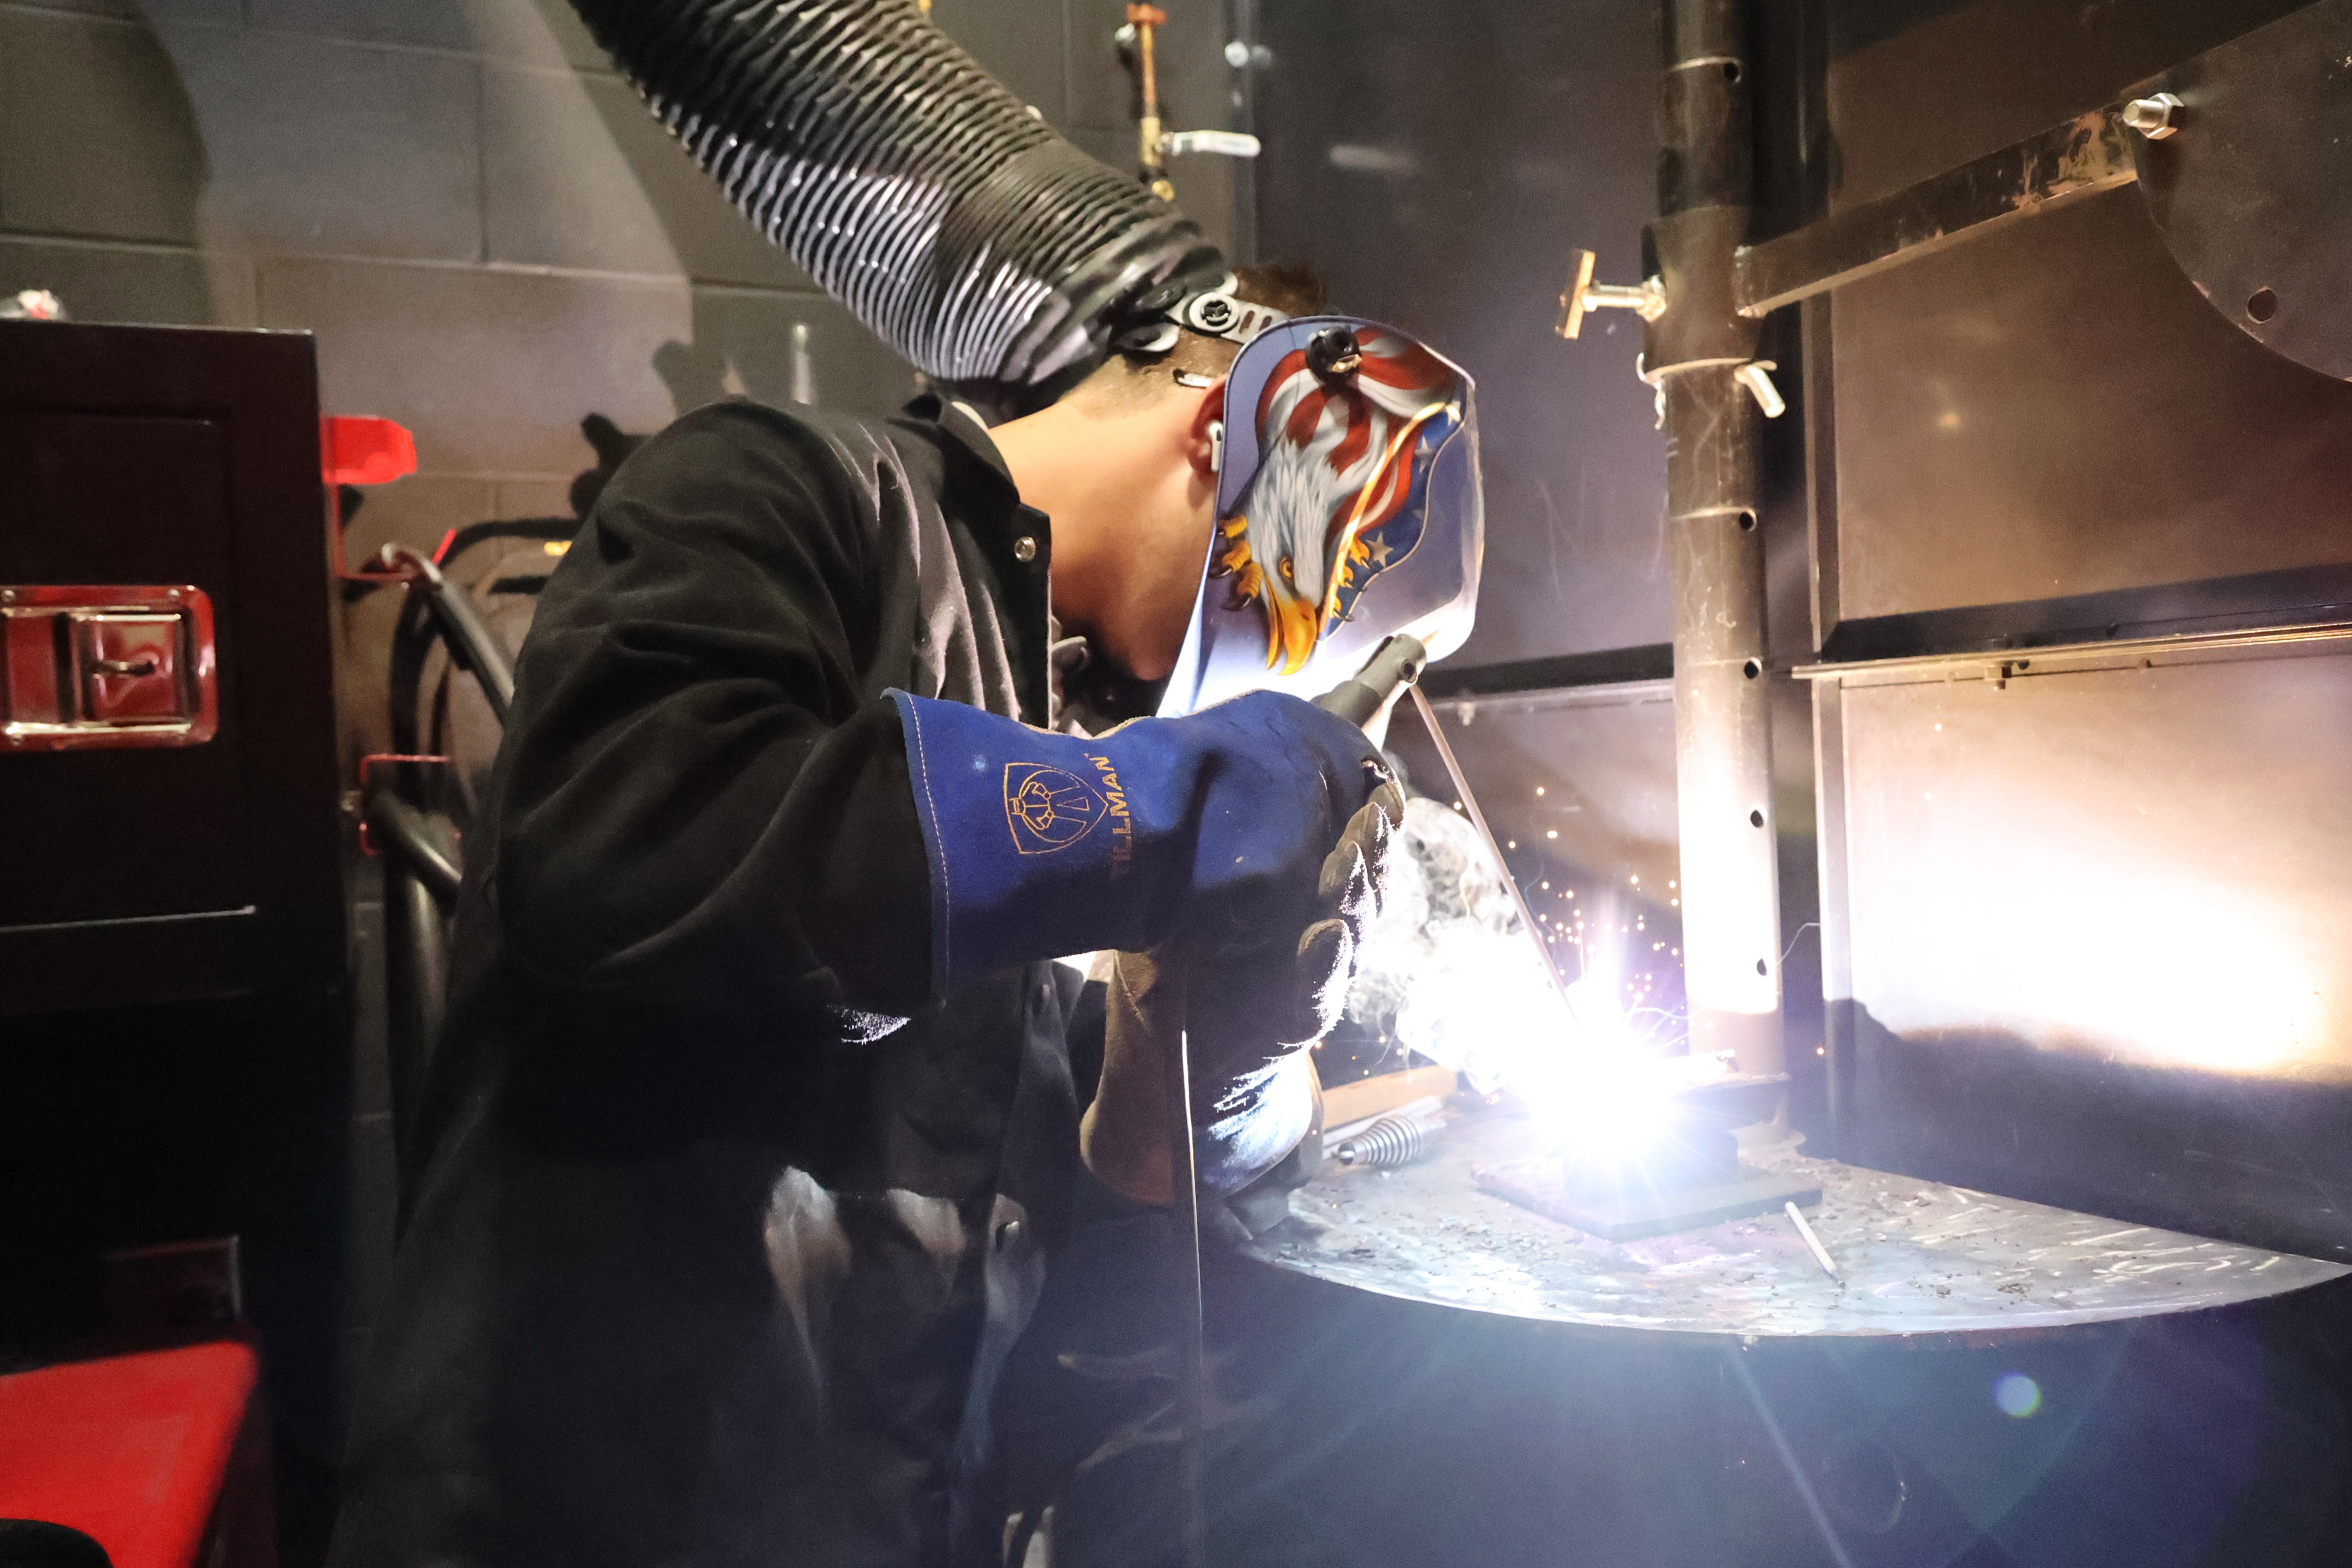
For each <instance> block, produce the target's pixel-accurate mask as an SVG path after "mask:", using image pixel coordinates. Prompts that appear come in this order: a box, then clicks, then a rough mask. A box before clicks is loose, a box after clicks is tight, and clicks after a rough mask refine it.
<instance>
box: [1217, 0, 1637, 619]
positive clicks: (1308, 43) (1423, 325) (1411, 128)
mask: <svg viewBox="0 0 2352 1568" xmlns="http://www.w3.org/2000/svg"><path fill="white" fill-rule="evenodd" d="M1256 9H1257V19H1258V27H1259V39H1260V42H1261V43H1262V44H1263V45H1264V46H1265V48H1266V49H1267V50H1268V51H1269V53H1270V58H1269V60H1268V63H1267V64H1266V65H1265V68H1263V69H1262V70H1260V71H1258V72H1255V73H1254V74H1255V78H1256V80H1255V93H1256V103H1255V115H1256V127H1255V128H1256V130H1257V132H1258V133H1259V134H1260V135H1261V136H1262V137H1263V138H1264V139H1265V153H1264V154H1263V155H1262V156H1261V157H1260V158H1259V160H1258V167H1257V170H1256V175H1255V178H1256V182H1257V189H1258V225H1259V235H1260V239H1259V245H1258V250H1259V253H1260V254H1261V255H1262V256H1265V257H1268V258H1279V257H1297V258H1304V259H1306V260H1308V261H1311V262H1313V263H1314V264H1315V265H1317V266H1318V267H1319V268H1322V269H1323V271H1324V272H1325V274H1326V276H1327V277H1328V279H1329V280H1330V283H1331V287H1332V298H1333V300H1334V302H1335V303H1336V304H1338V305H1339V307H1340V308H1343V309H1346V310H1354V311H1360V312H1362V313H1364V314H1366V315H1370V316H1372V317H1375V318H1378V319H1381V320H1385V321H1394V322H1396V323H1397V324H1398V325H1399V326H1402V327H1404V328H1407V329H1409V330H1411V331H1415V332H1418V333H1420V334H1422V335H1423V336H1424V337H1426V338H1427V339H1428V341H1429V342H1432V343H1433V344H1436V345H1437V346H1439V347H1440V348H1442V349H1444V351H1445V353H1448V354H1449V355H1451V356H1453V357H1454V358H1455V359H1457V360H1459V361H1461V362H1462V363H1464V364H1465V365H1466V366H1468V367H1469V369H1470V371H1471V372H1472V374H1475V376H1476V377H1477V378H1478V395H1479V419H1480V425H1481V439H1482V443H1483V453H1482V456H1483V459H1484V466H1485V469H1486V515H1487V546H1486V587H1485V591H1484V593H1483V595H1482V596H1481V600H1480V605H1479V616H1478V628H1477V632H1476V634H1475V636H1474V637H1473V638H1472V639H1471V641H1470V643H1469V645H1468V646H1467V647H1466V648H1465V650H1464V651H1463V653H1462V654H1461V655H1460V658H1459V661H1460V662H1461V663H1464V664H1483V663H1488V662H1494V661H1499V660H1507V659H1521V658H1543V657H1547V656H1551V655H1557V654H1564V653H1578V652H1585V651H1590V650H1593V649H1600V648H1614V647H1630V646H1634V645H1639V644H1645V643H1656V642H1662V641H1664V640H1665V638H1666V637H1667V635H1668V633H1669V631H1670V629H1671V627H1672V625H1673V614H1672V610H1671V608H1670V606H1669V605H1668V602H1667V562H1666V553H1665V536H1664V529H1663V528H1662V526H1661V521H1660V517H1661V501H1662V496H1663V492H1664V482H1663V481H1664V467H1665V450H1664V445H1663V443H1662V442H1661V440H1660V438H1659V437H1658V436H1657V434H1656V433H1655V432H1654V430H1653V429H1652V414H1651V406H1650V397H1649V395H1648V394H1647V392H1646V391H1645V390H1644V389H1643V387H1642V386H1641V385H1640V384H1638V383H1637V382H1635V380H1634V379H1633V356H1634V353H1635V351H1636V349H1637V348H1638V347H1639V342H1640V336H1641V332H1640V329H1641V323H1640V322H1639V321H1636V320H1634V319H1633V317H1632V316H1631V314H1630V313H1628V312H1624V311H1608V312H1604V313H1603V314H1602V315H1601V316H1600V317H1598V318H1596V319H1595V320H1593V321H1591V323H1589V324H1588V326H1587V327H1586V329H1585V335H1584V337H1583V339H1582V340H1581V341H1580V342H1576V343H1565V342H1560V341H1559V339H1557V338H1556V337H1554V336H1552V334H1551V324H1552V320H1553V317H1554V315H1555V313H1556V311H1557V309H1558V297H1559V289H1560V286H1561V284H1562V282H1563V281H1565V279H1566V278H1567V274H1568V268H1569V266H1570V253H1571V251H1572V249H1573V248H1574V247H1578V246H1586V247H1592V248H1594V249H1597V250H1598V251H1599V252H1600V253H1601V256H1600V270H1601V276H1602V277H1606V278H1630V277H1634V276H1637V275H1638V274H1639V271H1640V266H1639V263H1640V252H1639V244H1638V240H1639V236H1640V233H1641V229H1642V226H1643V224H1644V223H1646V222H1647V221H1648V220H1649V218H1650V216H1651V215H1652V213H1653V212H1654V203H1655V188H1654V178H1653V171H1654V168H1655V166H1656V147H1657V143H1656V118H1657V110H1656V94H1657V79H1658V78H1657V58H1656V51H1657V34H1656V22H1655V18H1654V15H1653V12H1652V9H1651V8H1650V7H1649V6H1647V5H1629V4H1624V3H1622V0H1575V3H1574V4H1570V5H1558V6H1538V7H1533V8H1530V7H1528V6H1524V5H1504V4H1501V3H1499V0H1464V3H1462V4H1457V5H1443V6H1429V5H1408V4H1404V3H1402V0H1370V3H1343V0H1260V4H1259V5H1257V7H1256Z"/></svg>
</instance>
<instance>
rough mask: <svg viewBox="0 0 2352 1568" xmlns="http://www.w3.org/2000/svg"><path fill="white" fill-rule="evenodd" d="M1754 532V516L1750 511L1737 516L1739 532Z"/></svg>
mask: <svg viewBox="0 0 2352 1568" xmlns="http://www.w3.org/2000/svg"><path fill="white" fill-rule="evenodd" d="M1739 531H1740V532H1742V533H1753V532H1754V531H1756V514H1755V513H1754V512H1752V511H1743V512H1741V513H1740V514H1739Z"/></svg>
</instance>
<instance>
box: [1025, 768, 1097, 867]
mask: <svg viewBox="0 0 2352 1568" xmlns="http://www.w3.org/2000/svg"><path fill="white" fill-rule="evenodd" d="M1109 810H1110V803H1109V802H1108V801H1107V800H1105V799H1104V798H1103V797H1102V795H1101V794H1100V792H1098V791H1097V790H1096V788H1095V787H1094V786H1093V785H1092V784H1088V783H1087V781H1086V780H1084V779H1082V778H1080V777H1079V776H1078V775H1077V774H1076V773H1066V772H1064V771H1063V770H1062V769H1060V768H1049V767H1047V766H1045V764H1044V763H1006V764H1005V768H1004V820H1005V822H1006V824H1007V825H1008V826H1011V827H1012V829H1013V848H1014V850H1016V851H1017V852H1019V853H1020V854H1023V855H1050V854H1052V853H1053V852H1054V851H1055V850H1056V849H1067V848H1068V847H1070V846H1071V845H1073V844H1076V842H1077V841H1078V840H1079V839H1081V838H1084V837H1086V836H1087V834H1088V833H1090V832H1092V831H1093V830H1094V826H1095V824H1096V823H1097V822H1100V821H1101V820H1102V819H1103V817H1104V816H1105V815H1106V814H1108V811H1109Z"/></svg>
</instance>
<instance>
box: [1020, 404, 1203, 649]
mask: <svg viewBox="0 0 2352 1568" xmlns="http://www.w3.org/2000/svg"><path fill="white" fill-rule="evenodd" d="M1168 401H1169V402H1171V403H1175V402H1178V401H1181V400H1177V399H1170V400H1168ZM1184 429H1185V426H1184V424H1183V422H1182V416H1181V411H1180V410H1176V409H1172V408H1171V409H1166V410H1162V409H1160V408H1159V407H1157V406H1154V407H1148V408H1145V409H1141V410H1138V411H1136V412H1135V413H1132V414H1124V415H1119V416H1110V417H1104V416H1098V415H1096V416H1090V415H1086V414H1081V413H1078V412H1076V410H1073V409H1071V408H1069V407H1068V406H1067V405H1060V404H1057V405H1055V406H1054V407H1051V408H1047V409H1045V410H1044V411H1043V412H1041V413H1037V414H1033V415H1030V416H1028V417H1026V418H1024V419H1016V420H1013V422H1012V423H1010V424H1007V425H1003V426H998V427H997V428H996V429H995V430H992V431H991V432H990V435H991V436H992V437H993V438H994V440H995V442H996V448H997V452H998V454H999V455H1000V456H1001V457H1003V459H1004V466H1005V468H1006V469H1007V470H1008V471H1009V472H1010V473H1011V474H1012V476H1013V484H1014V485H1015V486H1016V487H1017V488H1018V489H1019V490H1020V492H1021V499H1022V500H1024V501H1025V502H1027V503H1028V504H1029V505H1031V506H1033V507H1035V508H1036V509H1037V510H1040V511H1042V512H1044V513H1045V515H1046V516H1047V517H1049V518H1050V519H1052V520H1053V539H1054V574H1053V595H1054V614H1055V617H1056V618H1058V619H1059V620H1060V621H1061V623H1062V625H1063V626H1064V628H1065V629H1066V630H1068V631H1071V632H1075V633H1078V634H1082V635H1084V636H1085V637H1087V640H1088V641H1089V642H1090V643H1092V644H1093V646H1094V647H1095V648H1096V650H1097V652H1098V653H1100V654H1101V655H1102V656H1103V657H1105V658H1108V659H1109V660H1110V661H1111V663H1112V664H1113V665H1114V666H1115V667H1117V668H1119V669H1120V670H1122V671H1124V672H1125V673H1127V674H1129V675H1131V676H1134V677H1136V678H1137V679H1142V680H1158V679H1161V678H1162V677H1164V676H1166V675H1167V674H1168V673H1169V671H1170V670H1171V669H1173V668H1175V663H1176V655H1177V653H1178V651H1179V650H1180V649H1181V647H1182V645H1183V638H1184V629H1185V626H1186V625H1187V624H1188V623H1189V621H1190V620H1191V616H1192V599H1193V596H1194V593H1195V591H1196V589H1197V588H1198V585H1199V582H1200V574H1201V563H1202V559H1203V557H1204V554H1205V552H1206V551H1207V549H1208V542H1209V531H1210V517H1209V513H1210V510H1211V508H1212V504H1213V494H1212V492H1211V491H1210V490H1209V489H1207V488H1206V486H1205V485H1204V484H1203V483H1202V479H1201V476H1200V475H1199V474H1198V473H1197V472H1196V469H1195V466H1194V465H1193V463H1192V461H1191V459H1190V457H1189V456H1188V448H1187V446H1186V444H1185V441H1184V438H1183V435H1184Z"/></svg>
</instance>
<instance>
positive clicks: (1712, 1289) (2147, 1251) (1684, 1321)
mask: <svg viewBox="0 0 2352 1568" xmlns="http://www.w3.org/2000/svg"><path fill="white" fill-rule="evenodd" d="M1541 1151H1542V1142H1541V1139H1540V1136H1539V1133H1538V1129H1537V1128H1536V1127H1535V1125H1534V1124H1533V1123H1531V1122H1529V1121H1528V1120H1527V1119H1525V1118H1524V1117H1518V1116H1512V1115H1507V1114H1505V1113H1503V1112H1500V1111H1487V1112H1484V1113H1474V1114H1473V1115H1471V1116H1469V1117H1465V1118H1456V1119H1455V1121H1454V1122H1453V1124H1452V1125H1451V1126H1449V1127H1448V1128H1447V1130H1446V1131H1445V1132H1444V1134H1442V1135H1441V1136H1440V1138H1439V1139H1438V1141H1437V1146H1436V1150H1435V1152H1433V1154H1432V1155H1430V1156H1429V1157H1428V1158H1426V1159H1424V1160H1423V1161H1422V1162H1421V1163H1418V1164H1414V1165H1410V1166H1407V1167H1405V1168H1404V1169H1402V1170H1398V1171H1392V1172H1373V1171H1360V1170H1350V1169H1348V1168H1346V1167H1342V1166H1339V1165H1336V1164H1331V1165H1327V1166H1326V1167H1325V1168H1324V1171H1323V1173H1322V1174H1321V1175H1319V1176H1318V1178H1317V1179H1316V1180H1315V1181H1314V1182H1313V1183H1311V1184H1308V1185H1307V1187H1305V1188H1304V1189H1302V1190H1301V1191H1299V1192H1297V1193H1295V1194H1292V1198H1291V1209H1292V1215H1293V1217H1292V1218H1291V1219H1290V1220H1289V1221H1288V1222H1286V1223H1285V1224H1284V1225H1282V1226H1278V1227H1277V1228H1276V1229H1275V1230H1274V1231H1272V1232H1270V1233H1268V1234H1267V1235H1266V1236H1265V1237H1263V1238H1261V1239H1260V1240H1259V1241H1258V1242H1257V1243H1255V1245H1254V1247H1251V1248H1250V1249H1249V1250H1250V1252H1251V1254H1252V1256H1254V1257H1255V1258H1258V1259H1259V1260H1261V1261H1263V1262H1265V1263H1268V1264H1272V1265H1274V1266H1275V1267H1276V1268H1283V1269H1287V1270H1291V1271H1294V1272H1296V1273H1299V1274H1305V1275H1308V1276H1311V1277H1314V1278H1317V1279H1326V1280H1330V1281H1332V1282H1335V1283H1338V1284H1342V1285H1348V1286H1352V1287H1355V1288H1358V1289H1364V1290H1370V1291H1374V1292H1377V1293H1379V1294H1381V1295H1385V1296H1392V1297H1398V1298H1402V1299H1404V1300H1413V1301H1421V1302H1426V1303H1429V1304H1433V1305H1438V1306H1447V1307H1458V1308H1466V1309H1470V1310H1476V1311H1482V1312H1492V1313H1498V1314H1502V1315H1505V1316H1509V1317H1517V1318H1527V1319H1536V1320H1543V1321H1558V1322H1570V1323H1583V1324H1589V1325H1593V1326H1598V1327H1615V1328H1641V1329H1653V1330H1662V1331H1675V1332H1687V1333H1712V1334H1738V1335H1745V1336H1754V1337H1758V1338H1766V1337H1796V1336H1806V1335H1880V1334H1910V1335H1916V1334H1958V1333H1969V1334H1974V1333H1982V1332H1985V1331H2013V1330H2020V1329H2042V1328H2057V1327H2063V1326H2067V1325H2073V1324H2079V1323H2088V1322H2097V1321H2113V1320H2117V1319H2126V1318H2137V1317H2147V1316H2151V1315H2155V1314H2158V1313H2174V1312H2184V1311H2200V1310H2206V1309H2210V1308H2216V1307H2225V1306H2231V1305H2233V1304H2236V1303H2240V1302H2245V1301H2252V1300H2259V1299H2262V1298H2264V1297H2268V1296H2275V1295H2279V1294H2283V1293H2284V1292H2286V1291H2290V1290H2294V1289H2301V1288H2303V1287H2305V1286H2309V1285H2316V1284H2319V1283H2322V1282H2324V1281H2326V1280H2330V1279H2337V1278H2340V1277H2341V1276H2343V1275H2344V1274H2346V1273H2347V1272H2352V1270H2347V1268H2346V1267H2345V1266H2343V1265H2340V1264H2335V1263H2327V1262H2323V1261H2320V1260H2318V1259H2316V1258H2302V1257H2297V1256H2294V1255H2293V1254H2289V1253H2278V1252H2269V1251H2264V1250H2263V1249H2261V1248H2257V1247H2239V1246H2233V1245H2231V1244H2230V1243H2227V1242H2221V1241H2212V1240H2208V1239H2206V1238H2204V1237H2195V1236H2186V1235H2182V1234H2180V1233H2179V1232H2176V1231H2168V1230H2158V1229H2153V1228H2150V1227H2148V1226H2136V1225H2129V1224H2126V1223H2124V1222H2122V1221H2118V1220H2115V1219H2110V1218H2103V1217H2100V1216H2098V1215H2085V1214H2075V1213H2073V1212H2071V1211H2069V1210H2065V1209H2056V1208H2049V1207H2045V1206H2043V1205H2040V1204H2031V1203H2023V1202H2020V1201H2019V1200H2017V1199H2014V1198H2003V1197H1996V1196H1993V1195H1991V1194H1986V1193H1979V1192H1970V1191H1966V1190H1963V1189H1961V1188H1958V1187H1952V1186H1947V1185H1945V1184H1941V1183H1937V1182H1926V1181H1920V1180H1918V1179H1916V1178H1914V1177H1909V1176H1898V1175H1893V1174H1890V1173H1886V1172H1883V1171H1871V1170H1864V1169H1862V1168H1860V1167H1858V1166H1853V1165H1845V1164H1841V1163H1837V1162H1835V1161H1831V1160H1814V1159H1808V1158H1806V1157H1805V1156H1804V1155H1803V1154H1802V1153H1801V1152H1797V1151H1794V1150H1788V1151H1782V1152H1772V1153H1767V1154H1763V1155H1760V1156H1750V1163H1755V1164H1759V1165H1763V1166H1766V1167H1769V1168H1772V1169H1787V1170H1801V1171H1802V1172H1804V1173H1807V1174H1809V1175H1811V1176H1812V1177H1814V1178H1817V1179H1818V1180H1819V1181H1820V1183H1821V1184H1822V1202H1821V1203H1820V1205H1818V1206H1816V1207H1814V1208H1812V1209H1810V1210H1808V1211H1807V1213H1806V1218H1807V1220H1808V1221H1809V1222H1810V1223H1811V1225H1812V1226H1813V1227H1814V1229H1815V1231H1816V1233H1817V1234H1818V1235H1819V1236H1820V1237H1821V1239H1822V1244H1823V1245H1824V1246H1825V1247H1827V1248H1828V1249H1829V1251H1830V1253H1831V1255H1832V1257H1833V1258H1835V1259H1836V1260H1837V1263H1838V1266H1839V1269H1840V1273H1841V1275H1842V1278H1839V1279H1832V1278H1830V1277H1829V1275H1828V1274H1826V1273H1825V1272H1824V1271H1823V1270H1822V1268H1821V1266H1820V1265H1819V1264H1818V1263H1817V1262H1816V1261H1815V1260H1814V1259H1813V1258H1812V1256H1811V1253H1810V1252H1808V1250H1807V1249H1806V1247H1805V1244H1804V1241H1803V1240H1802V1238H1801V1237H1799V1235H1798V1234H1797V1231H1796V1227H1795V1226H1793V1225H1791V1224H1790V1222H1789V1220H1788V1218H1787V1217H1786V1216H1785V1215H1777V1214H1773V1215H1759V1216H1758V1217H1756V1218H1752V1219H1742V1220H1730V1221H1726V1222H1724V1223H1721V1224H1718V1225H1714V1226H1706V1227H1705V1228H1703V1229H1699V1230H1693V1231H1686V1232H1684V1233H1682V1234H1679V1235H1675V1236H1667V1237H1654V1238H1652V1239H1648V1240H1642V1241H1626V1242H1609V1241H1603V1240H1601V1239H1600V1238H1598V1237H1592V1236H1589V1235H1586V1234H1585V1233H1583V1232H1581V1231H1578V1230H1574V1229H1571V1228H1570V1227H1569V1226H1565V1225H1562V1224H1560V1223H1559V1222H1558V1221H1555V1220H1551V1219H1547V1218H1545V1217H1544V1216H1542V1215H1538V1214H1536V1213H1534V1212H1532V1211H1530V1210H1528V1209H1525V1208H1521V1207H1519V1206H1518V1205H1515V1204H1512V1203H1509V1202H1507V1201H1506V1200H1505V1199H1503V1198H1500V1197H1496V1196H1495V1195H1493V1194H1489V1193H1486V1192H1483V1191H1481V1190H1479V1188H1478V1187H1477V1186H1476V1184H1475V1181H1474V1178H1473V1171H1474V1169H1475V1167H1477V1166H1480V1165H1486V1164H1496V1163H1503V1162H1507V1161H1513V1160H1522V1159H1528V1158H1531V1157H1533V1156H1535V1155H1537V1154H1538V1153H1540V1152H1541Z"/></svg>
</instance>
